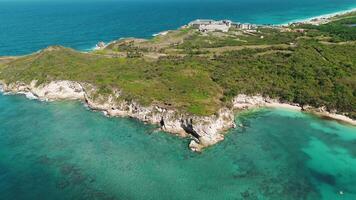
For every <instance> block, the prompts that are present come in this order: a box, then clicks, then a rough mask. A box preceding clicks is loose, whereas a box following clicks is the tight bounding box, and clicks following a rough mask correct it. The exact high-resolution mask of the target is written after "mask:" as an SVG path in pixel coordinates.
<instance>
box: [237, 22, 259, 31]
mask: <svg viewBox="0 0 356 200" xmlns="http://www.w3.org/2000/svg"><path fill="white" fill-rule="evenodd" d="M231 26H232V27H234V28H237V29H243V30H253V29H256V28H257V26H256V25H254V24H242V23H232V24H231Z"/></svg>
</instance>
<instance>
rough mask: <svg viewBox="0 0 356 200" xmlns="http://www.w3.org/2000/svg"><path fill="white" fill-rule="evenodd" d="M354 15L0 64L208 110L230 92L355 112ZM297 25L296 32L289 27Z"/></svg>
mask: <svg viewBox="0 0 356 200" xmlns="http://www.w3.org/2000/svg"><path fill="white" fill-rule="evenodd" d="M353 24H356V14H351V15H347V16H343V17H339V18H338V19H336V21H334V22H331V23H329V24H325V25H321V26H312V25H302V26H293V27H292V26H291V27H284V28H259V29H258V30H257V31H256V32H246V31H241V30H231V31H229V32H228V33H219V32H215V33H209V34H201V33H199V32H198V31H196V30H194V29H191V28H183V29H180V30H176V31H171V32H169V33H168V34H167V35H165V36H158V37H155V38H153V39H151V40H137V39H126V40H120V41H116V42H114V43H112V44H111V45H109V46H108V47H107V48H106V49H104V50H100V51H96V52H92V53H80V52H76V51H74V50H71V49H67V48H63V47H50V48H48V49H46V50H43V51H41V52H39V53H36V54H33V55H29V56H25V57H22V58H18V59H16V60H10V61H7V62H4V63H3V64H1V63H0V79H3V80H6V81H7V82H13V81H25V82H30V81H31V80H39V81H40V83H43V82H48V81H51V80H74V81H81V82H88V83H92V84H94V85H96V86H97V87H98V88H100V90H99V92H100V93H101V94H104V95H107V94H110V93H111V92H112V90H113V89H121V90H122V91H123V97H122V98H125V99H126V100H131V99H134V100H136V101H139V102H140V103H142V104H144V105H148V104H152V103H154V104H159V105H161V106H165V107H170V108H177V109H180V110H181V111H182V112H188V113H192V114H196V115H210V114H213V113H215V112H216V111H217V110H218V109H219V108H220V107H221V106H222V105H226V104H228V103H229V102H230V100H231V98H232V97H233V96H235V95H237V94H241V93H245V94H263V95H266V96H271V97H275V98H281V99H283V100H285V101H288V102H295V103H300V104H302V105H306V104H308V105H312V106H316V107H319V106H326V107H327V108H328V109H337V110H338V111H340V112H347V113H349V115H350V116H351V117H354V118H355V117H356V98H355V95H356V53H355V52H356V43H355V42H356V38H355V37H354V36H355V35H356V27H355V26H353ZM301 28H303V29H305V30H304V31H297V30H300V29H301Z"/></svg>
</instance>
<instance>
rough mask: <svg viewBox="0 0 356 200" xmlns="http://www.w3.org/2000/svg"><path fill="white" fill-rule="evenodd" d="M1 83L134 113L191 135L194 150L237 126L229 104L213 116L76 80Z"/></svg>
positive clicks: (44, 96)
mask: <svg viewBox="0 0 356 200" xmlns="http://www.w3.org/2000/svg"><path fill="white" fill-rule="evenodd" d="M0 85H2V89H3V90H4V92H10V93H20V94H25V95H26V96H27V97H28V98H37V99H39V100H43V101H53V100H64V99H69V100H81V101H84V102H85V103H86V104H87V105H88V106H89V107H90V108H91V109H93V110H100V111H103V112H105V113H106V114H107V115H109V116H120V117H132V118H136V119H138V120H140V121H143V122H146V123H150V124H157V125H159V126H160V127H161V128H162V130H164V131H167V132H170V133H174V134H178V135H180V136H182V137H187V136H189V137H191V138H192V141H191V143H190V144H189V147H190V148H191V149H192V150H193V151H201V150H202V148H204V147H207V146H211V145H214V144H216V143H217V142H219V141H221V140H223V139H224V135H223V132H224V131H226V130H228V129H230V128H232V127H234V126H235V124H234V113H233V111H232V110H230V109H227V108H222V109H220V110H219V112H218V113H217V114H215V115H212V116H207V117H200V116H191V115H188V114H181V113H179V112H178V111H177V110H168V109H165V108H161V107H159V106H157V105H152V106H148V107H144V106H141V105H140V104H138V103H137V102H127V101H120V102H118V101H115V100H114V99H117V98H118V97H120V91H117V92H115V93H114V95H112V96H108V97H103V96H99V97H95V98H94V94H95V93H96V89H95V87H94V86H92V85H89V84H81V83H78V82H73V81H53V82H51V83H49V84H42V85H37V84H36V81H32V82H31V83H30V84H25V83H21V82H16V83H10V84H6V83H5V82H0Z"/></svg>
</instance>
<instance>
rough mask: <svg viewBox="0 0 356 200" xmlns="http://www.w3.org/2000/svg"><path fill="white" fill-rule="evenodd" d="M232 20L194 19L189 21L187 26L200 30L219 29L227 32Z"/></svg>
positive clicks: (211, 30)
mask: <svg viewBox="0 0 356 200" xmlns="http://www.w3.org/2000/svg"><path fill="white" fill-rule="evenodd" d="M231 24H232V22H231V21H229V20H221V21H215V20H201V19H199V20H196V21H193V22H191V23H189V26H191V27H194V28H196V29H199V31H200V32H213V31H221V32H228V31H229V29H230V27H231Z"/></svg>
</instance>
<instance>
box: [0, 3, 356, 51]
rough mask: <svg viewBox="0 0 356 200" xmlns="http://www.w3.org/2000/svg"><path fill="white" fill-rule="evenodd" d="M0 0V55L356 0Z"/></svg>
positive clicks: (277, 19) (267, 20) (276, 17)
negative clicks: (200, 21) (194, 21)
mask: <svg viewBox="0 0 356 200" xmlns="http://www.w3.org/2000/svg"><path fill="white" fill-rule="evenodd" d="M19 1H20V0H0V56H1V55H22V54H28V53H32V52H34V51H37V50H39V49H42V48H45V47H47V46H49V45H64V46H67V47H73V48H76V49H79V50H89V49H91V48H93V47H94V46H95V44H97V43H98V42H99V41H105V42H109V41H112V40H115V39H119V38H121V37H143V38H148V37H151V36H152V34H154V33H157V32H161V31H164V30H168V29H176V28H178V27H180V26H182V25H184V24H187V23H188V22H190V21H192V20H194V19H198V18H209V19H231V20H234V21H239V22H250V23H257V24H281V23H287V22H290V21H294V20H297V19H306V18H310V17H313V16H319V15H323V14H328V13H334V12H338V11H342V10H347V9H350V8H355V7H356V0H103V1H100V0H89V1H86V0H73V1H69V0H65V1H60V0H42V1H40V0H37V1H36V0H22V1H21V2H19Z"/></svg>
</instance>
